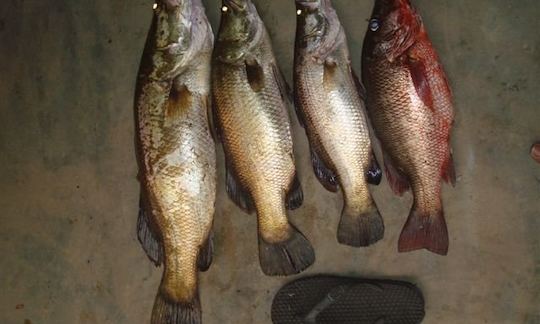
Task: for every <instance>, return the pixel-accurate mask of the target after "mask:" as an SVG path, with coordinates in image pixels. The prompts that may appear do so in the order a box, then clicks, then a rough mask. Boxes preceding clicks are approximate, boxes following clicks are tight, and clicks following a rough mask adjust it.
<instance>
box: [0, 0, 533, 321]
mask: <svg viewBox="0 0 540 324" xmlns="http://www.w3.org/2000/svg"><path fill="white" fill-rule="evenodd" d="M334 2H335V6H336V7H337V11H338V14H339V15H340V16H341V20H342V22H343V24H344V26H345V29H346V31H347V33H348V36H349V42H350V44H351V47H352V55H353V61H354V64H355V66H356V67H358V68H359V63H360V53H361V44H362V39H363V35H364V31H365V28H366V19H368V18H369V15H370V11H371V5H372V4H371V1H367V0H366V1H358V0H334ZM205 3H206V4H207V10H208V13H209V16H210V18H211V20H212V23H213V24H214V26H216V24H217V22H218V17H219V7H220V6H219V4H218V1H217V0H208V1H205ZM256 3H257V4H258V7H259V10H260V13H261V15H262V16H263V19H264V20H265V22H266V23H267V25H268V26H269V29H270V33H271V35H272V37H273V40H274V44H275V50H276V52H277V55H278V59H279V62H280V64H281V66H282V68H283V69H284V71H285V73H286V74H287V75H288V76H290V75H291V64H292V54H293V47H292V44H293V38H294V19H295V14H294V5H293V1H292V0H279V1H277V0H275V1H264V0H258V1H256ZM414 3H416V5H417V7H418V8H419V10H420V12H421V13H422V14H423V17H424V20H425V23H426V25H427V27H428V30H429V32H430V34H431V37H432V39H433V41H434V43H435V45H436V47H437V48H438V50H439V52H440V55H441V57H442V60H443V62H444V64H445V67H446V70H447V71H448V74H449V77H450V80H451V83H452V87H453V90H454V95H455V102H456V105H455V106H456V111H457V120H456V126H455V132H454V136H453V144H454V150H455V160H456V167H457V173H458V179H459V180H458V184H457V187H456V188H455V189H452V188H448V187H447V188H445V190H444V202H445V209H446V215H447V222H448V227H449V231H450V239H451V247H450V253H449V255H448V256H447V257H439V256H436V255H433V254H430V253H427V252H415V253H409V254H398V253H397V251H396V249H397V238H398V235H399V232H400V230H401V227H402V225H403V223H404V221H405V218H406V216H407V213H408V210H409V206H410V204H411V197H410V195H406V196H405V197H404V198H397V197H394V196H393V195H392V194H391V192H390V190H389V188H388V186H387V184H386V183H383V184H382V185H381V186H380V187H378V188H375V189H374V192H375V198H376V200H377V201H378V204H379V206H380V208H381V211H382V214H383V217H384V219H385V222H386V235H385V238H384V240H383V241H382V242H380V243H378V244H377V245H375V246H374V247H372V248H368V249H353V248H348V247H344V246H340V245H338V244H337V242H336V238H335V233H336V228H337V222H338V215H339V212H340V210H341V204H342V202H341V201H342V200H341V196H340V195H336V194H331V193H329V192H326V191H325V190H324V189H323V188H322V186H320V185H319V184H318V182H317V180H316V179H315V177H314V176H313V174H312V170H311V166H310V164H309V159H308V151H307V142H306V138H305V136H304V133H303V130H302V129H301V128H299V126H298V125H297V124H296V125H295V128H294V135H295V138H296V143H295V144H296V152H297V156H298V165H299V172H300V177H301V181H302V184H303V186H304V190H305V196H306V201H305V204H304V206H303V207H302V208H301V209H299V210H298V211H296V212H294V213H292V220H293V221H294V222H295V223H296V224H297V225H298V227H299V228H301V229H302V231H304V233H306V235H307V236H308V237H309V238H310V240H311V241H312V242H313V244H314V247H315V249H316V253H317V261H316V264H315V265H314V266H313V267H312V268H310V270H309V271H307V272H306V273H304V274H315V273H335V274H343V275H355V276H367V277H378V278H380V277H384V278H403V279H408V280H411V281H413V282H416V283H417V284H418V285H419V286H420V287H421V288H422V289H423V291H424V294H425V297H426V303H427V305H426V308H427V316H426V320H425V323H540V306H538V305H540V235H539V232H540V220H539V217H538V216H539V211H540V199H539V197H540V165H538V164H535V163H534V162H533V161H532V160H531V159H530V157H529V155H528V150H529V147H530V145H531V144H532V142H533V141H535V140H540V110H539V108H540V100H539V93H540V38H539V37H538V31H539V30H540V20H539V19H538V17H539V16H540V2H538V1H537V0H520V1H514V0H475V1H470V0H438V1H432V0H416V1H414ZM151 6H152V2H151V1H150V0H129V1H128V0H112V1H111V0H109V1H106V0H95V1H82V0H81V1H79V0H77V1H75V0H71V1H68V0H48V1H44V0H24V1H23V0H5V1H3V3H2V5H1V6H0V44H1V47H2V50H1V51H0V75H1V76H2V77H1V78H0V98H1V99H0V116H1V117H0V165H1V166H2V167H1V168H0V179H1V182H0V192H1V195H0V211H1V212H0V224H1V226H0V255H1V256H2V257H1V258H0V291H1V293H0V322H1V323H26V324H28V323H148V321H149V316H150V311H151V308H152V304H153V300H154V296H155V292H156V289H157V287H158V283H159V280H160V276H161V269H156V268H154V267H153V266H152V265H151V264H150V262H149V261H148V260H147V258H146V256H145V255H144V252H143V251H142V249H141V248H140V247H139V244H138V242H137V239H136V236H135V222H136V214H137V202H138V195H139V193H138V191H139V186H138V183H137V180H136V174H137V168H136V163H135V157H134V145H133V134H134V129H133V110H132V107H133V92H134V82H135V75H136V72H137V68H138V64H139V59H140V56H141V52H142V48H143V44H144V40H145V37H146V32H147V30H148V27H149V23H150V19H151ZM295 123H296V121H295ZM219 152H220V160H219V163H220V164H219V165H220V179H219V180H220V186H219V194H218V206H217V207H218V213H217V215H216V218H215V229H216V247H217V249H216V254H215V262H214V264H213V266H212V268H211V270H210V271H209V272H208V273H206V274H203V275H202V282H201V295H202V303H203V309H204V323H205V324H215V323H220V324H221V323H239V324H248V323H270V317H269V313H270V305H271V300H272V296H273V295H274V293H275V292H276V291H277V289H278V288H279V287H280V286H281V285H282V284H284V283H285V282H287V281H289V280H291V279H293V278H268V277H265V276H264V275H263V274H262V273H261V271H260V269H259V264H258V259H257V245H256V222H255V218H254V217H252V216H251V217H250V216H247V215H245V214H243V213H242V212H240V210H238V209H237V208H236V207H235V206H234V205H233V204H232V203H231V202H230V201H229V200H228V199H227V197H226V194H225V190H224V186H223V168H222V166H223V163H222V162H223V158H222V154H221V150H219Z"/></svg>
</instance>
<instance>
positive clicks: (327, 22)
mask: <svg viewBox="0 0 540 324" xmlns="http://www.w3.org/2000/svg"><path fill="white" fill-rule="evenodd" d="M296 17H297V18H296V20H297V24H296V47H297V48H298V49H306V50H307V51H308V52H312V51H315V50H317V49H318V48H320V47H321V44H323V43H326V42H328V41H333V40H334V39H335V37H336V35H337V33H338V32H339V30H340V29H341V24H340V22H339V19H338V16H337V14H336V11H335V10H334V8H333V7H332V3H331V2H330V0H296Z"/></svg>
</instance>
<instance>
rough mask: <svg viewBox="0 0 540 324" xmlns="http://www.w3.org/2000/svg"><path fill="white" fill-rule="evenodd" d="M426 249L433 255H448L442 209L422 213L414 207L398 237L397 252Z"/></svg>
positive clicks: (446, 231)
mask: <svg viewBox="0 0 540 324" xmlns="http://www.w3.org/2000/svg"><path fill="white" fill-rule="evenodd" d="M420 249H426V250H428V251H431V252H433V253H437V254H440V255H446V254H447V253H448V230H447V228H446V221H445V220H444V214H443V211H442V209H441V210H437V211H434V212H431V213H422V212H421V211H419V210H418V209H417V208H416V207H415V206H414V205H413V208H412V210H411V213H410V214H409V218H408V219H407V222H406V223H405V226H404V227H403V230H402V231H401V235H400V236H399V243H398V251H399V252H410V251H415V250H420Z"/></svg>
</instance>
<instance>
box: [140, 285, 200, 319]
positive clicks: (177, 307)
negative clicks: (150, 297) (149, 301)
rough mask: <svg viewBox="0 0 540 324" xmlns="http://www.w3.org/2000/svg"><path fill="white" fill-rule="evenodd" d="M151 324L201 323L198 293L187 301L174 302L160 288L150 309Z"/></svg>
mask: <svg viewBox="0 0 540 324" xmlns="http://www.w3.org/2000/svg"><path fill="white" fill-rule="evenodd" d="M150 323H151V324H201V323H202V314H201V303H200V301H199V296H198V294H196V295H195V297H193V298H192V300H191V301H189V302H176V301H173V300H171V299H170V298H168V297H167V296H166V294H164V293H163V292H162V291H161V289H160V291H159V292H158V295H157V296H156V301H155V302H154V309H153V310H152V318H151V320H150Z"/></svg>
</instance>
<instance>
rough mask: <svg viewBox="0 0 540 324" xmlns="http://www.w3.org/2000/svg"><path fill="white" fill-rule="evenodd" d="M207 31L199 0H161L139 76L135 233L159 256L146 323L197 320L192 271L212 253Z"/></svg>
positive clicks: (213, 190)
mask: <svg viewBox="0 0 540 324" xmlns="http://www.w3.org/2000/svg"><path fill="white" fill-rule="evenodd" d="M212 45H213V34H212V30H211V27H210V25H209V23H208V21H207V19H206V15H205V13H204V8H203V6H202V4H201V1H200V0H161V1H158V3H157V7H156V8H155V12H154V20H153V24H152V28H151V30H150V33H149V35H148V39H147V44H146V48H145V52H144V54H143V59H142V63H141V68H140V71H139V76H138V85H137V94H136V124H137V133H138V137H137V146H138V155H139V160H140V178H141V179H140V180H141V207H140V212H139V220H138V236H139V240H140V241H141V243H142V245H143V248H144V249H145V250H146V252H147V253H148V256H149V257H150V259H151V260H152V261H153V262H154V263H155V264H156V265H159V264H161V263H163V264H164V272H163V277H162V280H161V285H160V287H159V291H158V294H157V297H156V300H155V303H154V308H153V311H152V318H151V323H152V324H162V323H175V324H176V323H183V324H184V323H189V324H195V323H200V322H201V309H200V302H199V297H198V283H197V282H198V280H197V276H198V271H199V270H201V271H204V270H206V269H208V267H209V266H210V263H211V260H212V244H211V227H212V220H213V215H214V204H215V196H216V157H215V154H216V152H215V143H214V140H213V138H212V134H211V132H210V127H209V119H208V109H207V108H208V107H209V104H208V102H209V100H208V98H209V92H210V66H211V56H212Z"/></svg>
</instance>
